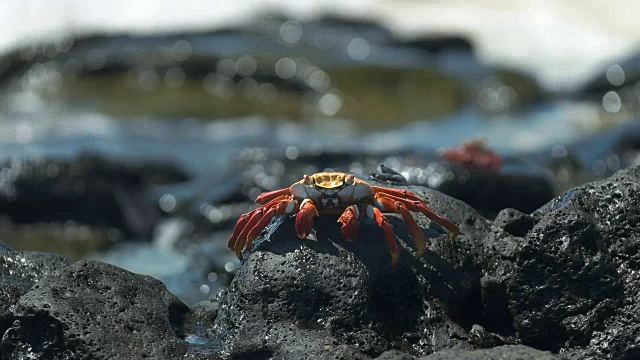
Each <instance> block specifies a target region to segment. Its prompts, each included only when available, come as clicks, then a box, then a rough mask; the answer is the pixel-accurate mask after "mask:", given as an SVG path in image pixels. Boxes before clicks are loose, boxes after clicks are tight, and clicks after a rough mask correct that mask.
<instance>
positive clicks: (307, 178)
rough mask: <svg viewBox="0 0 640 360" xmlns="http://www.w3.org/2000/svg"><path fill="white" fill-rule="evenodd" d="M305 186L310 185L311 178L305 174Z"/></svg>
mask: <svg viewBox="0 0 640 360" xmlns="http://www.w3.org/2000/svg"><path fill="white" fill-rule="evenodd" d="M302 178H303V179H304V182H305V184H308V185H311V176H309V175H307V174H305V175H304V176H303V177H302Z"/></svg>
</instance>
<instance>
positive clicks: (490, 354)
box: [420, 345, 561, 360]
mask: <svg viewBox="0 0 640 360" xmlns="http://www.w3.org/2000/svg"><path fill="white" fill-rule="evenodd" d="M450 359H459V360H484V359H505V360H506V359H518V360H559V359H561V357H560V356H557V355H554V354H552V353H550V352H548V351H540V350H536V349H534V348H531V347H528V346H522V345H505V346H498V347H495V348H493V349H481V350H467V351H460V350H442V351H439V352H437V353H434V354H431V355H428V356H425V357H421V358H420V360H450Z"/></svg>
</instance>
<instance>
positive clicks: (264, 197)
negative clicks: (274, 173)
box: [256, 188, 291, 204]
mask: <svg viewBox="0 0 640 360" xmlns="http://www.w3.org/2000/svg"><path fill="white" fill-rule="evenodd" d="M283 195H291V192H290V191H289V188H284V189H280V190H274V191H269V192H266V193H262V194H260V195H259V196H258V197H257V198H256V204H265V203H267V202H269V201H272V200H273V199H276V198H278V197H280V196H283Z"/></svg>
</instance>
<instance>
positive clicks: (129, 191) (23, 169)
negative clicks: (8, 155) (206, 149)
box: [0, 154, 186, 236]
mask: <svg viewBox="0 0 640 360" xmlns="http://www.w3.org/2000/svg"><path fill="white" fill-rule="evenodd" d="M3 173H6V174H7V176H3V177H2V181H1V182H0V215H3V216H5V217H6V218H8V219H10V220H11V221H12V222H15V223H19V224H34V223H39V222H46V223H51V222H61V223H64V222H65V221H69V220H71V221H74V222H75V223H77V224H81V225H90V226H95V227H105V228H116V229H119V231H120V232H122V233H124V234H125V235H129V236H132V235H133V236H148V235H150V234H151V232H152V231H153V227H154V225H155V224H156V223H157V221H159V219H160V212H159V209H158V207H157V205H156V202H155V201H153V200H152V199H151V198H150V197H149V196H148V194H146V192H147V191H148V190H149V188H150V187H151V186H152V185H154V184H164V183H167V182H180V181H184V180H185V179H186V174H184V173H182V172H181V171H180V170H178V169H175V168H173V167H171V166H170V165H169V164H166V167H165V168H163V167H162V166H160V165H156V164H143V165H140V166H136V165H129V164H126V163H124V162H118V161H112V160H109V159H106V158H103V157H101V156H98V155H91V154H84V155H79V156H78V157H77V158H74V159H72V160H60V159H47V160H31V159H26V160H11V161H8V162H6V163H5V165H4V169H3Z"/></svg>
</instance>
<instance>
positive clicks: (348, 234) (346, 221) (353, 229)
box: [338, 205, 360, 241]
mask: <svg viewBox="0 0 640 360" xmlns="http://www.w3.org/2000/svg"><path fill="white" fill-rule="evenodd" d="M358 217H360V210H358V207H357V206H355V205H351V206H349V207H347V208H346V209H344V212H343V213H342V215H340V218H339V219H338V222H339V223H341V224H342V226H341V228H340V229H341V231H342V238H343V239H345V240H346V241H353V240H355V238H357V237H358V229H359V228H360V222H359V221H358Z"/></svg>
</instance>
